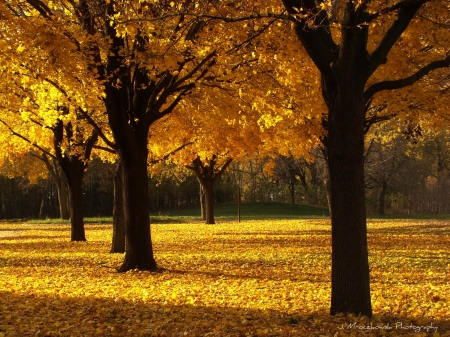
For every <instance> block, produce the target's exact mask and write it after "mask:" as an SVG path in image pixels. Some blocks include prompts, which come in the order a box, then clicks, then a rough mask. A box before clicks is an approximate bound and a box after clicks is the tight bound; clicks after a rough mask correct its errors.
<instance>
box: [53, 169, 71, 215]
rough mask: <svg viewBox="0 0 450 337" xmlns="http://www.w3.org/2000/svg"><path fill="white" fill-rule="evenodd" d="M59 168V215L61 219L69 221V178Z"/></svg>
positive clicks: (57, 186) (57, 187) (57, 185)
mask: <svg viewBox="0 0 450 337" xmlns="http://www.w3.org/2000/svg"><path fill="white" fill-rule="evenodd" d="M58 167H59V177H58V180H59V181H58V183H57V184H56V189H57V193H58V202H59V215H60V217H61V219H63V220H68V219H69V218H70V207H69V186H68V184H67V177H66V175H65V173H64V171H63V170H62V169H61V167H60V166H59V165H58Z"/></svg>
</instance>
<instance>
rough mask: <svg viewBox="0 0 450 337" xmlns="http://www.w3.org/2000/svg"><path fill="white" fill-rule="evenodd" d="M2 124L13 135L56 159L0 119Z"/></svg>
mask: <svg viewBox="0 0 450 337" xmlns="http://www.w3.org/2000/svg"><path fill="white" fill-rule="evenodd" d="M0 123H2V124H3V125H4V126H6V128H7V129H8V130H9V131H10V132H11V134H12V135H13V136H16V137H19V138H21V139H23V140H24V141H26V142H27V143H29V144H30V145H32V146H33V147H35V148H37V149H39V150H40V151H42V152H43V153H45V154H46V155H47V156H49V157H52V158H55V159H56V157H55V156H54V155H52V154H51V153H50V152H49V151H47V150H45V149H44V148H42V147H41V146H39V145H38V144H36V143H34V142H32V141H31V140H29V139H28V138H27V137H25V136H23V135H21V134H20V133H18V132H16V131H14V130H13V129H12V128H11V127H10V126H9V125H8V124H7V123H6V122H5V121H4V120H3V119H0Z"/></svg>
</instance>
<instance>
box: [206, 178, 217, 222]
mask: <svg viewBox="0 0 450 337" xmlns="http://www.w3.org/2000/svg"><path fill="white" fill-rule="evenodd" d="M203 190H204V192H205V209H206V212H205V213H206V219H205V220H206V224H207V225H213V224H215V221H214V183H213V182H212V181H207V182H206V184H205V185H204V186H203Z"/></svg>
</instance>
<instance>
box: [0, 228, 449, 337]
mask: <svg viewBox="0 0 450 337" xmlns="http://www.w3.org/2000/svg"><path fill="white" fill-rule="evenodd" d="M86 235H87V239H88V242H86V243H71V242H69V238H70V228H69V226H68V225H36V224H34V225H32V224H17V223H15V224H5V223H3V224H0V336H259V335H261V336H350V335H354V336H367V335H373V336H381V335H388V336H400V335H405V336H406V335H407V336H450V285H449V280H450V224H449V223H448V222H446V221H425V220H414V221H404V220H403V221H400V220H378V221H372V222H370V224H369V248H370V263H371V281H372V284H371V288H372V303H373V309H374V317H372V318H371V319H368V318H365V317H359V318H358V317H353V316H340V317H330V316H328V309H329V302H330V287H331V284H330V272H331V268H330V263H331V257H330V254H331V247H330V245H331V243H330V224H329V222H327V221H325V220H290V221H274V220H271V221H248V222H243V223H240V224H238V223H221V224H217V225H200V224H168V225H163V224H156V225H153V226H152V236H153V242H154V252H155V256H156V259H157V262H158V264H159V266H160V267H162V268H163V269H164V270H163V271H162V272H161V273H148V272H137V271H132V272H128V273H126V274H119V273H117V272H116V271H115V267H118V266H120V263H121V261H122V259H123V255H122V254H109V253H108V252H109V249H110V240H111V226H110V225H87V226H86ZM353 322H356V325H350V327H348V325H349V324H352V323H353ZM411 324H412V325H411ZM363 326H364V327H365V329H362V327H363ZM431 326H432V328H431ZM358 327H359V328H358ZM369 327H378V328H380V327H383V328H384V329H369ZM425 327H428V332H427V330H426V329H425ZM342 328H344V329H342ZM435 328H436V329H437V333H435ZM415 330H416V331H417V332H420V333H421V334H415ZM419 330H420V331H419ZM433 333H434V335H433Z"/></svg>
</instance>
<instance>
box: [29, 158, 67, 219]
mask: <svg viewBox="0 0 450 337" xmlns="http://www.w3.org/2000/svg"><path fill="white" fill-rule="evenodd" d="M35 157H36V158H38V159H40V160H41V161H42V162H43V163H44V164H45V167H46V168H47V170H48V172H49V173H50V176H51V177H52V179H53V181H54V183H55V185H56V192H57V194H58V203H59V215H60V217H61V219H63V220H68V219H70V207H69V191H68V188H69V186H68V185H67V177H66V174H65V173H64V170H63V169H62V167H61V165H59V163H58V161H57V160H56V159H55V158H52V160H51V162H50V159H49V158H48V156H47V155H46V154H45V153H42V154H41V155H39V156H38V155H36V156H35Z"/></svg>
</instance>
